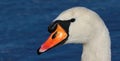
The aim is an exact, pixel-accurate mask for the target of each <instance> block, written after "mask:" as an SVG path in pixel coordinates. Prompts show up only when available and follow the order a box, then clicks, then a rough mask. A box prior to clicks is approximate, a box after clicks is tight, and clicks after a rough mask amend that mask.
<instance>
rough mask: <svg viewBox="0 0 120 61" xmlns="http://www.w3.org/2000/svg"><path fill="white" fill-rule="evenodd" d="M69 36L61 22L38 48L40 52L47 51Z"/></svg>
mask: <svg viewBox="0 0 120 61" xmlns="http://www.w3.org/2000/svg"><path fill="white" fill-rule="evenodd" d="M67 36H68V35H67V33H66V32H65V30H64V29H63V28H62V27H61V26H60V25H59V24H57V29H56V30H55V31H54V32H53V33H51V35H50V36H49V38H48V39H47V41H46V42H45V43H43V44H42V45H41V47H40V49H38V53H42V52H45V51H47V50H48V49H50V48H52V47H54V46H56V45H57V44H59V43H60V42H62V41H63V40H64V39H66V38H67Z"/></svg>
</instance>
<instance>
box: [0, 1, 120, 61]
mask: <svg viewBox="0 0 120 61" xmlns="http://www.w3.org/2000/svg"><path fill="white" fill-rule="evenodd" d="M74 6H84V7H87V8H89V9H91V10H94V11H95V12H97V13H98V14H99V15H100V16H101V17H102V19H103V20H104V22H105V23H106V25H107V27H108V29H109V31H110V36H111V41H112V47H111V49H112V60H113V61H120V0H0V61H80V59H81V58H80V56H81V53H82V46H81V45H78V44H77V45H75V44H68V45H62V46H58V47H55V48H53V49H51V50H49V51H47V52H45V53H43V54H41V55H37V53H36V50H37V49H38V48H39V47H40V45H41V44H42V43H43V42H44V41H45V40H46V39H47V37H48V35H49V33H48V31H47V27H48V25H49V24H50V22H51V21H52V20H53V19H54V18H56V17H57V16H58V15H59V14H60V13H61V12H62V11H64V10H66V9H68V8H71V7H74Z"/></svg>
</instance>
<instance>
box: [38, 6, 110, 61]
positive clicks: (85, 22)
mask: <svg viewBox="0 0 120 61" xmlns="http://www.w3.org/2000/svg"><path fill="white" fill-rule="evenodd" d="M48 31H49V32H50V33H51V34H50V36H49V37H48V39H47V41H45V42H44V43H43V44H42V45H41V47H40V48H39V49H38V53H39V54H40V53H43V52H45V51H48V50H49V49H51V48H53V47H55V46H57V45H58V44H68V43H75V44H76V43H77V44H78V43H79V44H82V45H83V52H82V56H81V61H111V42H110V36H109V31H108V29H107V27H106V25H105V24H104V22H103V20H102V19H101V18H100V16H99V15H98V14H97V13H95V12H94V11H92V10H90V9H88V8H85V7H73V8H70V9H67V10H65V11H63V12H62V13H61V14H60V15H59V16H58V17H57V18H55V19H54V20H53V22H52V23H51V24H50V25H49V26H48Z"/></svg>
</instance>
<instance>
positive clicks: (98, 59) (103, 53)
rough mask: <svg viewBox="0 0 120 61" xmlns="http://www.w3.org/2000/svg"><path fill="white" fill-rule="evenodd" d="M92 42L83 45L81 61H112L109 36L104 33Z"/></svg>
mask: <svg viewBox="0 0 120 61" xmlns="http://www.w3.org/2000/svg"><path fill="white" fill-rule="evenodd" d="M91 41H92V42H91V43H86V44H83V54H82V60H81V61H111V50H110V48H111V47H110V38H109V35H107V34H106V35H105V34H104V33H103V35H101V36H99V37H96V38H95V39H93V40H91Z"/></svg>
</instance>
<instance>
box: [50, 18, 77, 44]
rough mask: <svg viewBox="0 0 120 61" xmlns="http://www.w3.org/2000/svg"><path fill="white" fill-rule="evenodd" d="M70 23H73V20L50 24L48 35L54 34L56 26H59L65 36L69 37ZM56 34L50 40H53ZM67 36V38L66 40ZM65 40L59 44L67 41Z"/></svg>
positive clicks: (57, 21)
mask: <svg viewBox="0 0 120 61" xmlns="http://www.w3.org/2000/svg"><path fill="white" fill-rule="evenodd" d="M71 22H75V18H72V19H70V20H64V21H63V20H56V21H55V22H53V23H52V24H50V26H49V27H48V31H49V32H50V33H52V32H54V31H55V30H56V28H57V24H59V25H60V26H61V27H62V28H63V29H64V30H65V32H66V33H67V35H68V36H69V26H70V24H71ZM56 34H57V32H56V33H55V34H54V35H53V36H52V39H54V38H55V37H56ZM68 36H67V38H68ZM67 38H66V39H64V41H62V42H61V43H60V44H64V43H65V41H66V40H67Z"/></svg>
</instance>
